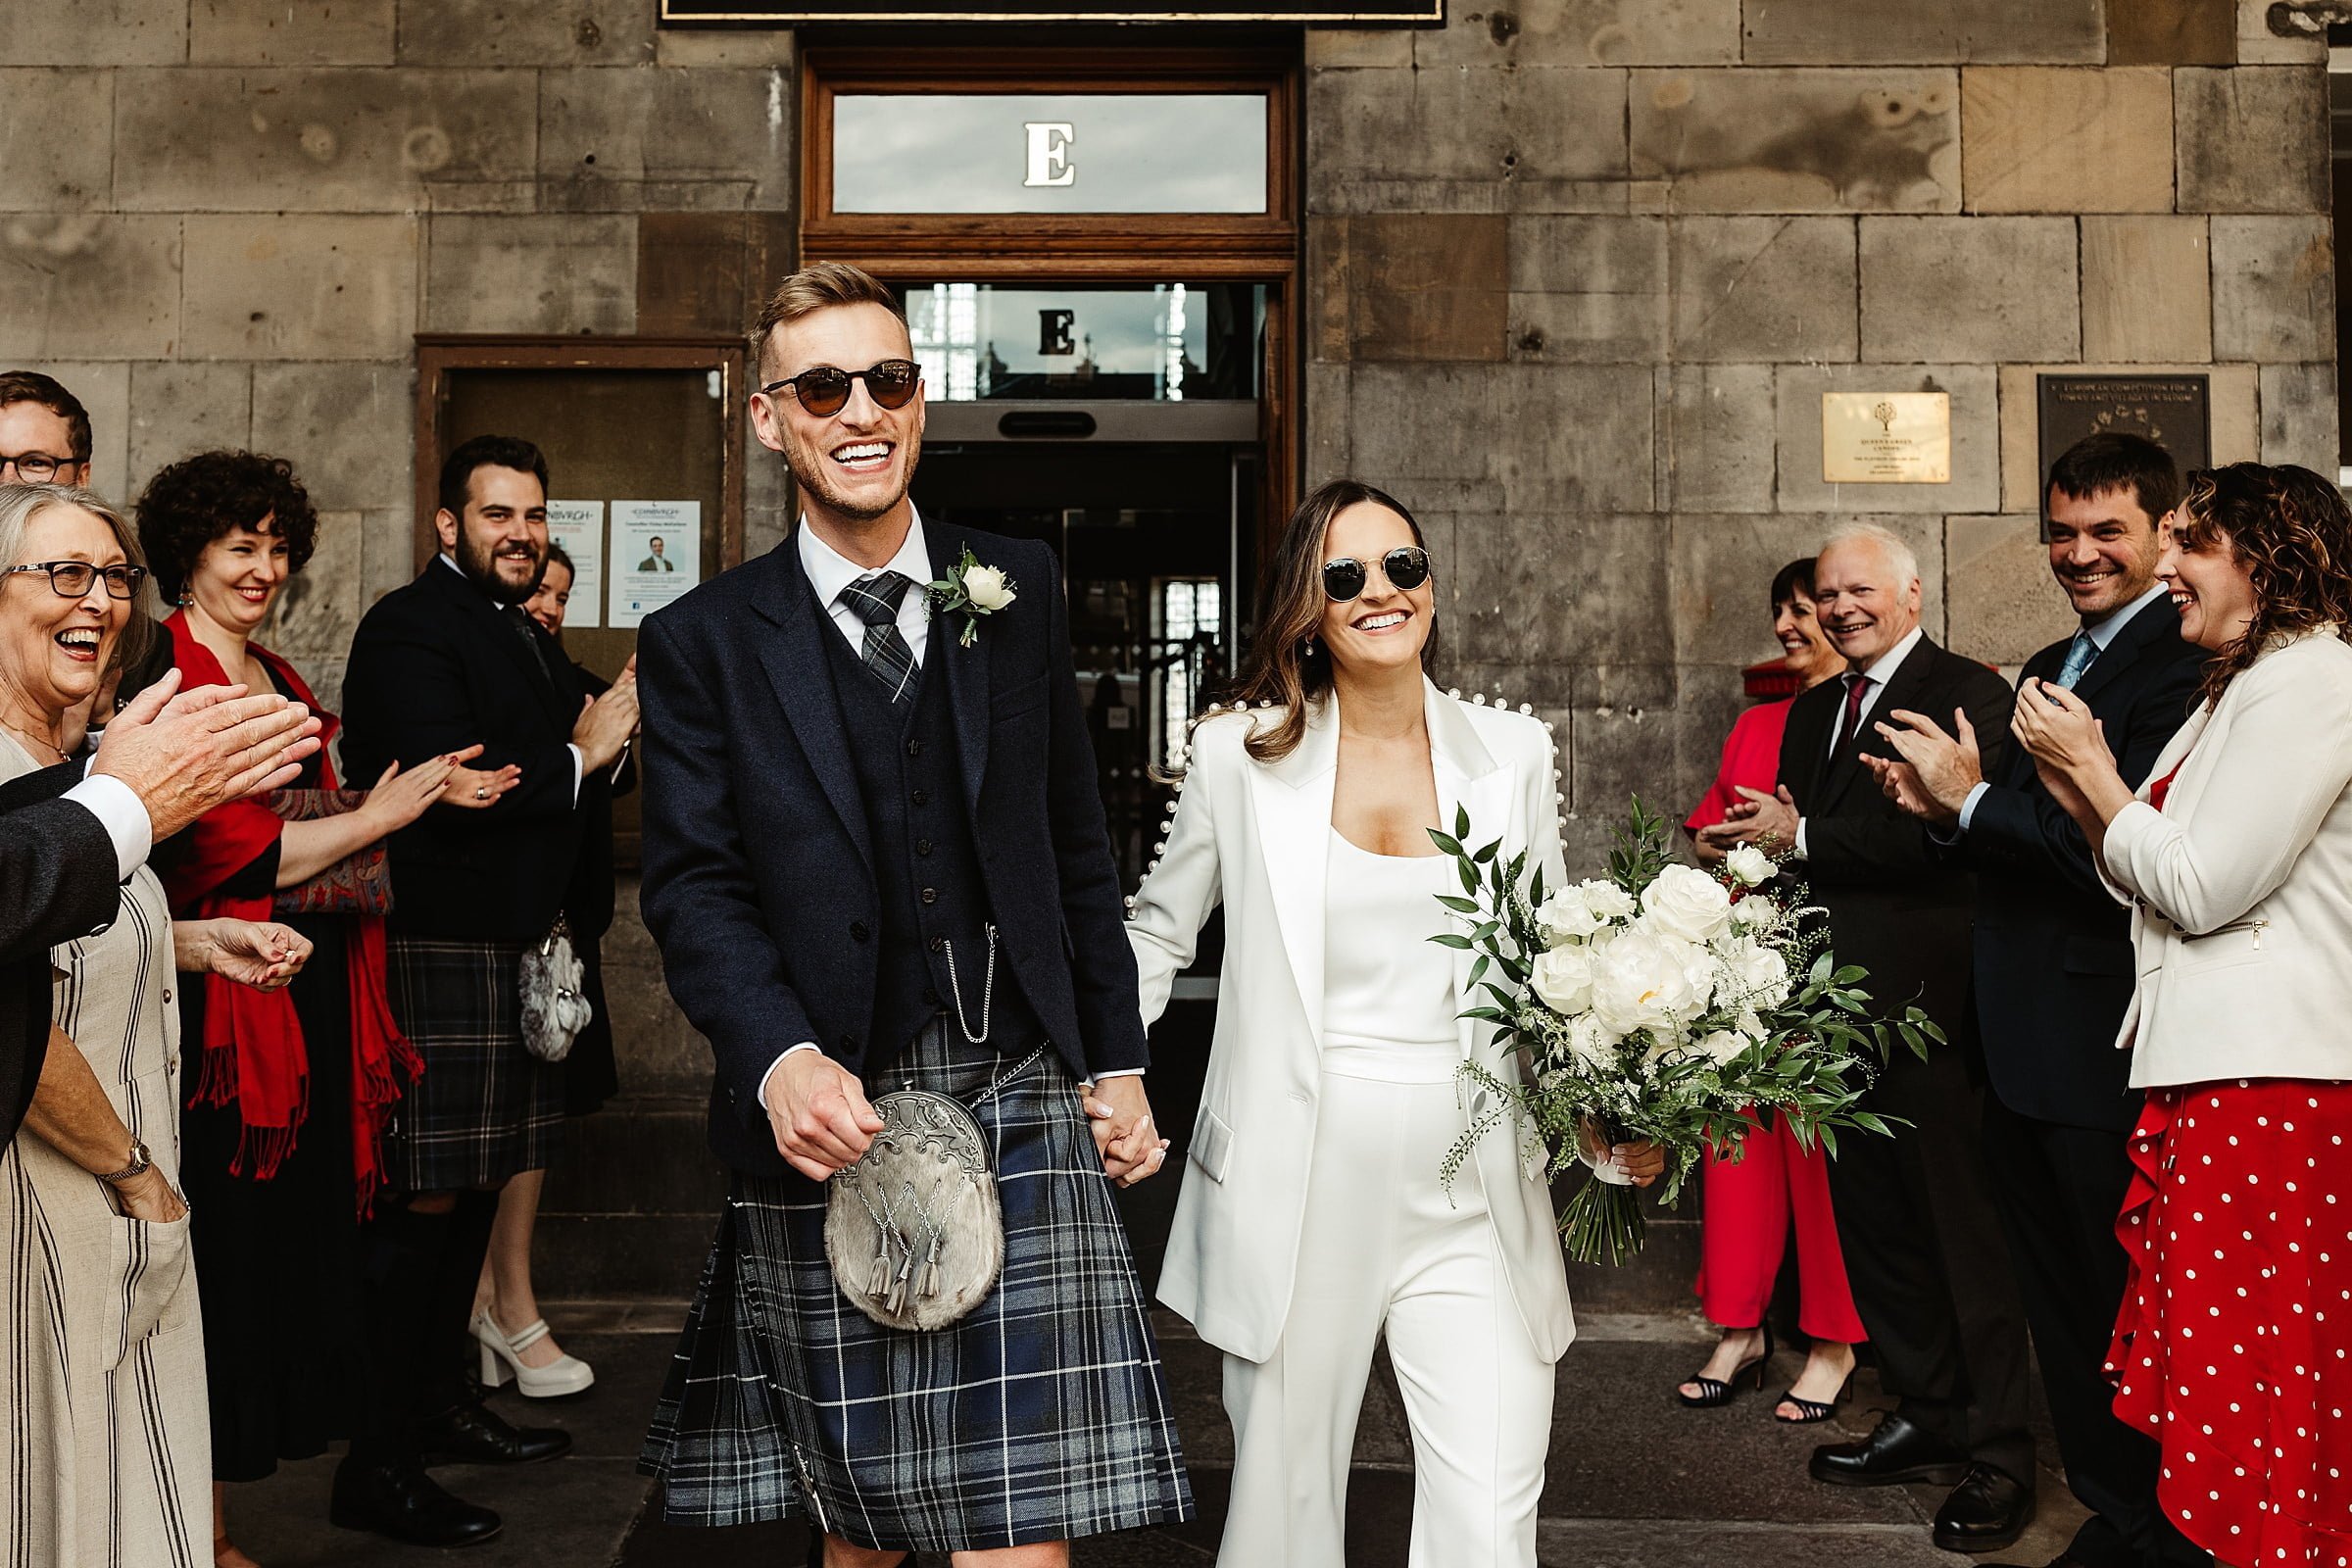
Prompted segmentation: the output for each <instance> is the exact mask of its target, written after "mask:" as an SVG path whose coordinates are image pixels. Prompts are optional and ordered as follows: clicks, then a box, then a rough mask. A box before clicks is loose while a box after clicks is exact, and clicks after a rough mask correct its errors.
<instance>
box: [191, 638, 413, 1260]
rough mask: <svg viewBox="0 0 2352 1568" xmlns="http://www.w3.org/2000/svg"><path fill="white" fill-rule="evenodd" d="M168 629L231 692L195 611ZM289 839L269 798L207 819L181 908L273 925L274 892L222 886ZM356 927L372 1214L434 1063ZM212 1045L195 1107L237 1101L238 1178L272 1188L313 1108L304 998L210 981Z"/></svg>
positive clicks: (358, 1143)
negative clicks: (407, 1107) (395, 1128)
mask: <svg viewBox="0 0 2352 1568" xmlns="http://www.w3.org/2000/svg"><path fill="white" fill-rule="evenodd" d="M164 626H165V628H166V629H167V630H169V631H170V632H171V634H172V662H173V663H175V664H177V665H178V666H179V669H180V671H181V673H182V674H183V675H184V676H185V677H186V682H185V683H186V685H187V686H188V687H189V688H190V689H193V688H195V687H198V686H211V685H224V684H226V683H227V680H228V675H227V673H226V671H224V670H223V669H222V668H221V662H220V661H219V660H218V659H216V658H214V657H213V653H212V650H211V649H209V648H207V647H205V646H204V644H202V643H200V642H198V641H197V640H196V634H195V631H194V629H193V628H191V627H190V626H189V625H188V617H187V613H186V612H185V611H174V612H172V615H171V616H170V618H168V619H167V620H165V622H164ZM247 648H248V651H249V652H251V653H252V654H253V656H254V657H255V658H257V659H259V660H260V661H261V662H263V663H264V664H266V665H268V666H269V669H270V674H271V675H272V676H274V677H275V678H276V681H277V684H278V686H279V687H280V688H281V689H282V690H283V691H284V692H285V693H286V695H287V696H289V697H291V698H293V699H294V701H296V702H298V703H302V704H303V705H305V706H306V707H308V708H309V709H310V710H311V711H313V712H314V713H317V714H318V715H319V718H320V720H321V721H322V722H323V724H324V728H323V729H322V730H321V731H320V732H319V740H320V742H321V743H322V744H323V743H324V742H325V741H327V740H330V739H332V738H333V736H334V733H335V731H336V729H337V728H338V727H339V724H338V721H337V720H336V718H335V717H334V715H333V714H331V713H327V712H324V711H321V710H320V709H319V699H318V698H316V697H314V696H312V695H311V689H310V687H309V686H308V685H307V684H305V683H304V681H303V678H302V677H301V676H300V675H297V674H295V673H294V666H292V665H291V664H289V663H287V662H285V661H284V660H282V659H280V658H278V657H277V656H276V655H275V654H272V653H270V652H268V651H267V650H265V649H264V648H262V647H261V646H260V645H259V644H248V645H247ZM319 787H320V788H322V789H330V790H331V789H333V788H335V768H334V763H333V762H332V761H330V760H328V759H327V756H326V754H325V753H324V752H320V753H319ZM284 831H285V823H284V822H283V821H281V820H280V819H279V818H278V815H277V813H276V812H274V811H272V810H270V808H269V807H268V806H266V805H264V804H263V803H262V802H261V801H260V800H258V799H248V800H242V801H231V802H229V803H228V804H227V805H225V806H221V807H216V808H214V809H212V810H210V811H207V812H206V813H205V814H204V815H203V816H201V817H199V818H197V820H196V822H195V824H194V825H193V826H191V827H189V828H188V829H187V832H186V835H185V839H184V842H183V843H182V844H181V845H180V846H178V848H179V850H180V852H181V853H180V854H179V855H178V856H177V857H175V858H174V863H173V864H172V867H171V869H170V870H168V871H167V872H165V874H164V884H165V889H166V891H167V892H168V893H169V894H170V895H171V899H172V908H173V909H174V910H175V911H180V912H183V913H185V914H188V915H190V916H193V917H195V918H198V919H212V918H217V917H221V916H226V917H228V918H232V919H238V920H268V919H270V918H272V914H271V910H272V906H273V901H272V899H271V898H270V895H269V894H268V893H264V894H260V895H258V896H253V897H244V898H239V897H235V896H231V895H228V894H224V893H222V892H221V885H222V884H223V883H225V882H227V881H228V880H229V879H230V878H231V877H233V876H234V875H235V874H236V873H237V872H239V871H242V870H243V869H245V867H247V866H248V865H251V864H252V863H253V861H254V859H255V858H256V857H258V856H260V855H262V854H264V853H266V852H267V851H268V850H269V848H270V845H272V844H274V843H276V842H277V840H278V837H279V835H280V834H282V833H283V832H284ZM348 918H349V919H350V921H351V926H352V930H351V936H350V940H349V941H348V942H346V943H345V944H344V954H345V959H346V968H347V970H348V983H349V985H350V988H351V1082H352V1097H351V1151H352V1174H353V1177H354V1179H355V1184H356V1186H357V1189H358V1193H359V1201H360V1212H361V1213H362V1214H363V1215H364V1214H366V1213H367V1212H368V1204H369V1202H370V1201H372V1200H373V1199H374V1196H375V1190H376V1188H377V1187H378V1186H379V1185H380V1184H381V1182H382V1180H383V1135H384V1122H385V1119H386V1118H387V1117H388V1116H389V1115H390V1113H391V1109H392V1106H393V1104H394V1103H396V1102H398V1101H399V1099H400V1096H401V1091H402V1089H403V1087H404V1086H405V1085H407V1084H409V1083H413V1082H415V1080H416V1078H417V1073H418V1072H419V1071H420V1070H421V1069H422V1066H423V1063H422V1062H421V1061H420V1060H419V1059H418V1057H417V1052H416V1049H415V1048H414V1047H412V1046H411V1045H410V1044H409V1042H408V1039H407V1037H406V1036H404V1035H403V1034H402V1033H401V1032H400V1026H399V1025H398V1024H397V1023H395V1022H394V1021H393V1018H392V1005H391V1001H390V999H389V998H388V997H387V996H386V995H385V991H384V922H383V920H382V919H381V918H380V917H379V916H375V915H352V916H349V917H348ZM201 1044H202V1050H203V1060H202V1065H201V1067H200V1068H199V1070H198V1072H197V1076H196V1089H195V1093H194V1095H193V1097H192V1098H191V1099H190V1100H189V1102H188V1103H190V1104H191V1105H193V1104H206V1105H226V1104H228V1103H232V1102H233V1103H235V1104H236V1107H237V1114H238V1117H239V1119H240V1120H241V1121H242V1122H243V1124H244V1131H243V1135H242V1136H241V1137H240V1138H239V1140H238V1143H237V1153H236V1157H235V1159H234V1160H232V1161H231V1162H230V1164H229V1170H230V1171H231V1172H232V1173H234V1174H236V1175H240V1176H241V1175H243V1174H245V1171H246V1167H247V1164H248V1162H250V1163H251V1165H252V1169H253V1175H254V1178H255V1180H257V1181H268V1180H270V1178H271V1177H273V1176H275V1175H276V1174H277V1168H278V1166H279V1164H281V1163H282V1162H283V1161H284V1159H285V1157H286V1155H288V1154H289V1153H291V1152H293V1150H294V1134H295V1131H296V1129H298V1128H299V1127H301V1125H302V1122H303V1118H304V1116H305V1115H306V1114H307V1113H308V1111H309V1109H310V1082H311V1073H310V1059H309V1054H308V1048H307V1046H306V1045H305V1043H304V1041H303V1038H302V1024H301V1022H300V1020H299V1019H298V1018H297V1016H296V1014H295V1011H294V1002H293V998H292V997H291V996H289V995H288V994H287V993H286V992H284V991H282V990H281V991H256V990H254V989H253V988H252V987H250V986H242V985H238V984H237V983H236V982H234V981H232V980H229V979H228V978H226V977H225V976H222V975H217V974H210V975H206V976H205V977H204V1039H203V1041H202V1043H201Z"/></svg>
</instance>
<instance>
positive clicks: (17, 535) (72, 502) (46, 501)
mask: <svg viewBox="0 0 2352 1568" xmlns="http://www.w3.org/2000/svg"><path fill="white" fill-rule="evenodd" d="M51 507H78V508H80V509H81V510H82V511H84V512H86V513H89V514H90V515H92V516H94V517H97V518H98V519H100V520H101V521H103V522H104V523H105V524H106V525H107V526H108V527H109V528H111V529H113V530H114V534H115V543H116V544H118V545H121V546H122V547H123V560H124V561H126V562H128V563H129V564H132V565H134V566H137V567H139V568H140V569H142V570H144V569H145V568H146V565H147V552H146V551H144V550H142V549H140V548H139V535H138V530H137V529H135V528H133V527H131V525H130V521H129V519H128V518H126V517H124V516H123V514H122V512H121V511H120V510H119V509H118V508H117V507H116V506H115V504H114V503H113V502H111V501H109V500H107V499H106V497H104V496H102V495H100V494H99V493H98V492H97V491H95V490H85V489H83V488H82V487H81V486H79V485H72V484H0V565H10V566H13V565H16V564H18V563H17V557H18V555H19V554H20V553H22V552H23V550H24V549H25V530H26V529H28V528H30V527H31V526H32V519H33V518H35V517H37V516H39V515H41V514H42V513H44V512H47V511H48V510H49V509H50V508H51ZM144 600H145V595H144V594H141V595H139V596H137V597H134V598H133V599H132V600H131V601H130V605H129V613H127V614H125V615H124V616H123V632H122V635H120V636H118V637H117V638H116V639H115V658H114V665H113V667H121V668H125V669H135V668H137V667H138V666H139V664H140V663H141V662H143V661H145V659H146V658H147V650H148V649H149V648H150V647H151V646H153V644H154V639H155V621H154V620H153V618H151V617H150V616H149V615H148V613H147V606H146V604H145V603H144Z"/></svg>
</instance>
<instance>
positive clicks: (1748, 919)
mask: <svg viewBox="0 0 2352 1568" xmlns="http://www.w3.org/2000/svg"><path fill="white" fill-rule="evenodd" d="M1779 913H1780V910H1779V909H1778V908H1776V907H1774V905H1773V902H1772V901H1771V900H1770V899H1766V898H1746V899H1741V900H1740V902H1739V903H1737V904H1735V905H1733V906H1732V929H1733V930H1735V931H1755V930H1759V929H1761V928H1762V927H1764V926H1768V925H1770V924H1772V922H1773V919H1774V917H1775V916H1777V915H1778V914H1779Z"/></svg>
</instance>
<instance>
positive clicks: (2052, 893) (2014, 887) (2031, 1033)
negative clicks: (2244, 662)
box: [1959, 599, 2205, 1133]
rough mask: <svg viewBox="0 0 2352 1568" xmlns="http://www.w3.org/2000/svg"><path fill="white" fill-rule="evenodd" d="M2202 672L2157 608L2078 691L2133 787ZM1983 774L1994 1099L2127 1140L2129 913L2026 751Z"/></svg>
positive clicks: (2199, 654)
mask: <svg viewBox="0 0 2352 1568" xmlns="http://www.w3.org/2000/svg"><path fill="white" fill-rule="evenodd" d="M2072 640H2073V639H2071V638H2069V639H2066V640H2064V641H2060V642H2055V643H2052V644H2050V646H2049V647H2047V648H2044V649H2043V650H2042V651H2041V652H2040V653H2038V654H2035V655H2034V658H2033V660H2032V661H2031V662H2028V663H2027V665H2026V668H2025V674H2026V675H2027V676H2029V677H2038V678H2040V679H2043V680H2054V679H2056V678H2057V675H2058V670H2059V666H2060V665H2062V664H2063V663H2065V662H2066V650H2067V645H2068V643H2069V642H2071V641H2072ZM2204 667H2205V655H2204V652H2203V650H2201V649H2198V648H2196V647H2194V646H2192V645H2191V644H2188V643H2184V642H2182V641H2181V640H2180V617H2179V615H2178V614H2176V613H2174V610H2173V607H2172V605H2171V604H2170V603H2168V602H2167V601H2165V600H2162V599H2159V600H2157V601H2156V602H2155V603H2154V604H2150V605H2145V606H2143V607H2141V609H2140V610H2139V611H2138V613H2135V614H2133V615H2132V617H2131V620H2130V621H2129V622H2127V623H2126V624H2125V625H2124V626H2123V627H2122V629H2120V630H2119V631H2117V633H2116V634H2115V641H2113V642H2112V643H2110V644H2108V645H2107V649H2106V651H2105V652H2104V653H2102V654H2100V655H2099V657H2098V658H2097V659H2096V660H2094V661H2093V662H2092V663H2091V666H2090V667H2089V668H2088V669H2086V670H2084V671H2083V672H2082V679H2081V680H2080V681H2078V682H2076V684H2075V695H2076V696H2078V697H2080V698H2082V700H2083V701H2084V702H2085V703H2088V704H2089V705H2090V711H2092V712H2093V713H2095V714H2097V715H2098V716H2099V718H2100V719H2101V720H2102V721H2103V722H2104V723H2105V725H2106V730H2107V744H2108V745H2109V746H2110V747H2112V748H2113V749H2114V751H2115V757H2116V766H2117V768H2118V769H2119V770H2120V771H2121V772H2122V773H2123V775H2124V779H2125V781H2126V782H2127V783H2130V784H2131V786H2133V787H2134V788H2137V787H2138V786H2139V784H2140V783H2141V782H2143V781H2144V780H2145V779H2146V778H2147V776H2148V769H2149V767H2150V766H2152V765H2153V764H2154V763H2155V760H2156V754H2157V753H2159V752H2161V751H2163V750H2164V746H2165V743H2166V742H2167V741H2169V740H2171V739H2172V738H2173V733H2174V731H2176V730H2178V729H2179V728H2180V725H2181V723H2182V721H2183V720H2184V719H2186V718H2187V716H2188V710H2189V705H2190V703H2191V702H2192V701H2193V700H2194V698H2195V693H2196V687H2197V681H2198V679H2199V678H2200V676H2201V675H2202V674H2203V672H2204ZM1985 782H1986V784H1987V785H1989V786H1990V787H1989V788H1988V789H1986V790H1985V794H1984V795H1983V796H1981V797H1980V798H1979V799H1978V802H1977V809H1976V810H1975V811H1974V812H1973V813H1971V815H1970V817H1969V827H1968V832H1967V833H1966V834H1965V835H1964V836H1963V837H1962V839H1961V841H1960V846H1959V853H1960V856H1961V858H1963V859H1964V860H1965V861H1966V862H1967V863H1968V864H1970V865H1971V866H1973V867H1974V868H1975V869H1976V872H1977V945H1976V993H1975V998H1974V1000H1975V1004H1976V1009H1977V1024H1978V1030H1979V1033H1980V1034H1981V1036H1982V1037H1983V1040H1984V1047H1985V1071H1986V1073H1987V1075H1988V1076H1989V1077H1990V1078H1991V1081H1992V1089H1993V1092H1994V1093H1995V1094H1997V1095H1999V1096H2000V1097H2001V1102H2002V1103H2004V1104H2006V1105H2007V1106H2008V1107H2009V1108H2010V1109H2012V1110H2014V1111H2016V1112H2018V1113H2019V1114H2020V1115H2024V1116H2032V1117H2034V1118H2036V1119H2038V1120H2041V1121H2053V1122H2060V1123H2063V1124H2065V1125H2067V1126H2071V1127H2099V1128H2105V1129H2106V1130H2108V1131H2110V1132H2119V1133H2120V1132H2130V1131H2131V1123H2132V1121H2133V1119H2134V1118H2135V1117H2136V1116H2137V1115H2138V1113H2139V1099H2140V1097H2139V1096H2138V1095H2136V1094H2133V1093H2131V1090H2130V1088H2129V1086H2128V1080H2129V1078H2130V1076H2131V1056H2130V1054H2129V1053H2127V1052H2122V1051H2118V1050H2116V1049H2115V1035H2116V1030H2117V1028H2118V1027H2119V1026H2121V1025H2122V1023H2123V1021H2124V1009H2125V1007H2126V1006H2127V1005H2129V1004H2130V1003H2131V975H2132V962H2131V935H2130V926H2129V924H2128V921H2127V917H2126V912H2125V910H2124V907H2122V906H2121V905H2119V904H2117V903H2116V902H2115V900H2114V898H2113V897H2112V896H2110V895H2109V894H2108V892H2107V890H2106V888H2105V887H2104V886H2103V885H2102V884H2101V883H2100V881H2099V873H2098V870H2097V868H2096V867H2095V866H2094V865H2093V864H2092V861H2091V857H2090V846H2089V845H2088V844H2087V843H2085V842H2084V840H2083V838H2082V829H2081V828H2079V827H2077V826H2076V825H2075V821H2074V818H2072V817H2070V816H2068V815H2067V814H2066V812H2065V811H2063V810H2061V809H2059V807H2058V803H2057V802H2056V801H2054V800H2052V799H2051V798H2050V793H2049V791H2048V790H2046V789H2044V788H2042V785H2041V780H2040V779H2039V778H2038V777H2037V776H2035V774H2034V759H2033V757H2032V756H2031V755H2029V754H2028V753H2027V752H2026V750H2025V749H2024V748H2023V747H2012V748H2011V749H2010V755H2009V756H2008V758H2007V759H2006V760H2003V761H2002V762H2001V764H2000V765H1999V766H1998V767H1991V768H1987V769H1986V770H1985Z"/></svg>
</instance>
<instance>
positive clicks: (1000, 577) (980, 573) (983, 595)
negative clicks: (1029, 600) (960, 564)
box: [963, 566, 1020, 614]
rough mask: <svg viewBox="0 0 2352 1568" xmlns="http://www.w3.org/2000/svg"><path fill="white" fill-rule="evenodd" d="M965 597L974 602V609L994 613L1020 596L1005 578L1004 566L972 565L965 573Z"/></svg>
mask: <svg viewBox="0 0 2352 1568" xmlns="http://www.w3.org/2000/svg"><path fill="white" fill-rule="evenodd" d="M963 597H964V598H966V599H968V600H970V601H971V602H972V608H973V609H974V610H979V611H984V612H987V613H992V614H993V613H996V612H997V611H1000V610H1003V609H1004V608H1005V606H1006V605H1009V604H1011V603H1012V602H1013V600H1015V599H1017V598H1019V597H1020V596H1019V595H1018V594H1016V593H1014V592H1013V590H1012V585H1011V584H1010V583H1008V582H1006V581H1005V568H1004V567H1002V566H971V567H967V568H966V569H965V571H964V574H963Z"/></svg>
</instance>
